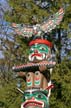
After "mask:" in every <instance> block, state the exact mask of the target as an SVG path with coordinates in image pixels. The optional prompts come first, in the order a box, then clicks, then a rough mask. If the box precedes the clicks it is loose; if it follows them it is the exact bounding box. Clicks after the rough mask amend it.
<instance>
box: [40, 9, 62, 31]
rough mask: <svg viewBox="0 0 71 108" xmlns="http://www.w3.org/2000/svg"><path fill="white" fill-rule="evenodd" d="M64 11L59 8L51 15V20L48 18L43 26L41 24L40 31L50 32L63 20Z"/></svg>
mask: <svg viewBox="0 0 71 108" xmlns="http://www.w3.org/2000/svg"><path fill="white" fill-rule="evenodd" d="M63 15H64V9H63V8H61V9H60V10H59V11H58V12H57V13H56V14H54V15H53V17H52V18H49V19H48V20H47V21H45V22H44V23H43V24H41V29H42V31H44V32H51V30H52V29H54V28H55V27H56V26H57V25H59V24H60V22H61V21H62V19H63Z"/></svg>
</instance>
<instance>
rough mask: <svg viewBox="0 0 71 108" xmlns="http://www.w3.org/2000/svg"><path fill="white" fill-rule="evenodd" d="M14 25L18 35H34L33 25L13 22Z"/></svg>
mask: <svg viewBox="0 0 71 108" xmlns="http://www.w3.org/2000/svg"><path fill="white" fill-rule="evenodd" d="M12 27H13V28H14V30H15V32H16V33H17V34H18V35H22V36H23V37H27V38H29V37H32V34H33V26H27V25H24V24H16V23H12Z"/></svg>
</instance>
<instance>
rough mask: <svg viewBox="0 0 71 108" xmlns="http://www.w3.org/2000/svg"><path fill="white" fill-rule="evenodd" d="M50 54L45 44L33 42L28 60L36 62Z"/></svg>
mask: <svg viewBox="0 0 71 108" xmlns="http://www.w3.org/2000/svg"><path fill="white" fill-rule="evenodd" d="M49 54H50V48H49V47H48V46H47V45H45V44H34V45H32V46H31V48H30V53H29V61H33V62H38V61H42V60H46V59H47V58H48V56H49Z"/></svg>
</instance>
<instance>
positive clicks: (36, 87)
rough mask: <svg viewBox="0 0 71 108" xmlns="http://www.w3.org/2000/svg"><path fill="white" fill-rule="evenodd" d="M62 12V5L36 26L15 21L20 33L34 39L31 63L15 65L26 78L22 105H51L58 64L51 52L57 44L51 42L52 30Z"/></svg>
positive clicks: (37, 107) (44, 107)
mask: <svg viewBox="0 0 71 108" xmlns="http://www.w3.org/2000/svg"><path fill="white" fill-rule="evenodd" d="M63 15H64V10H63V8H61V9H60V10H59V11H58V12H57V13H56V14H54V15H53V17H51V18H49V19H48V20H47V21H45V22H43V23H42V24H36V25H33V26H27V25H24V24H15V23H13V24H12V27H13V28H14V30H15V32H16V33H17V34H18V35H22V36H23V37H26V38H30V37H32V38H33V39H32V40H31V41H30V42H29V56H28V59H29V61H28V63H26V64H23V65H20V66H14V67H13V71H15V72H16V73H17V75H18V77H25V78H26V90H25V91H24V92H23V103H22V104H21V108H49V97H50V94H51V88H53V87H54V86H53V84H52V83H51V70H52V68H53V67H54V66H55V64H56V60H55V57H54V56H53V55H52V48H53V47H54V45H53V43H52V42H51V41H50V36H49V33H50V32H51V30H52V29H54V28H55V27H56V26H57V25H59V24H60V22H61V21H62V18H63ZM24 39H25V38H24Z"/></svg>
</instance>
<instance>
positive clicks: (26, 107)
mask: <svg viewBox="0 0 71 108" xmlns="http://www.w3.org/2000/svg"><path fill="white" fill-rule="evenodd" d="M29 107H30V108H32V107H33V108H36V107H37V108H44V103H43V102H40V101H35V100H29V101H26V102H25V103H23V104H22V106H21V108H29Z"/></svg>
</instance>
